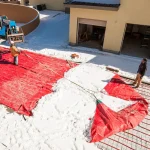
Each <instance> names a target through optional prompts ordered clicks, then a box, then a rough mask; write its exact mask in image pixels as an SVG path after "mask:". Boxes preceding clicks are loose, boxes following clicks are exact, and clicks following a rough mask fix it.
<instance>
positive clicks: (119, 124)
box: [91, 75, 148, 142]
mask: <svg viewBox="0 0 150 150" xmlns="http://www.w3.org/2000/svg"><path fill="white" fill-rule="evenodd" d="M105 90H106V92H107V93H108V95H111V96H114V97H118V98H121V99H124V100H133V101H137V102H136V103H135V104H133V105H131V106H129V107H127V108H125V109H123V110H121V111H119V112H118V113H116V112H114V111H112V110H111V109H109V108H108V107H107V106H106V105H105V104H103V103H100V102H98V104H97V108H96V112H95V116H94V121H93V124H92V128H91V138H92V140H91V142H98V141H100V140H103V139H104V138H106V137H108V136H110V135H113V134H115V133H118V132H121V131H125V130H128V129H131V128H134V127H136V126H137V125H138V124H139V123H140V122H141V121H142V120H143V119H144V118H145V116H146V115H147V114H148V103H147V102H146V100H145V99H144V98H143V97H142V96H140V95H139V94H138V93H137V92H136V91H135V90H134V89H133V88H131V87H130V86H128V85H127V84H125V82H124V81H122V79H121V77H120V76H118V75H115V76H114V77H113V79H112V80H111V81H110V82H109V83H108V84H107V85H106V87H105Z"/></svg>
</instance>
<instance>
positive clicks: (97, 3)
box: [64, 0, 150, 55]
mask: <svg viewBox="0 0 150 150" xmlns="http://www.w3.org/2000/svg"><path fill="white" fill-rule="evenodd" d="M64 4H65V7H67V8H70V32H69V42H70V44H71V45H81V46H87V47H94V48H99V49H103V50H104V51H111V52H113V53H120V52H122V51H126V52H127V51H128V52H129V51H130V50H131V51H132V52H133V53H134V52H135V51H136V50H137V49H138V51H137V52H141V53H145V54H146V55H149V54H150V49H149V41H150V28H149V26H150V18H149V16H150V9H149V6H150V0H144V1H143V0H68V1H67V2H65V3H64ZM135 53H136V52H135ZM147 53H148V54H147Z"/></svg>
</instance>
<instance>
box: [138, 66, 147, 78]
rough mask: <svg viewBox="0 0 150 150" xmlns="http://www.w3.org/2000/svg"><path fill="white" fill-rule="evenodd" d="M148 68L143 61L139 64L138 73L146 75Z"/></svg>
mask: <svg viewBox="0 0 150 150" xmlns="http://www.w3.org/2000/svg"><path fill="white" fill-rule="evenodd" d="M146 70H147V68H146V65H145V64H143V63H141V64H140V65H139V68H138V71H137V73H139V74H141V76H144V75H145V72H146Z"/></svg>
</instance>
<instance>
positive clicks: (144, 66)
mask: <svg viewBox="0 0 150 150" xmlns="http://www.w3.org/2000/svg"><path fill="white" fill-rule="evenodd" d="M146 70H147V59H146V58H143V60H142V62H141V64H140V65H139V68H138V71H137V76H136V79H135V81H134V82H133V85H136V84H137V86H136V87H137V88H138V87H139V85H140V83H141V80H142V78H143V76H144V75H145V72H146Z"/></svg>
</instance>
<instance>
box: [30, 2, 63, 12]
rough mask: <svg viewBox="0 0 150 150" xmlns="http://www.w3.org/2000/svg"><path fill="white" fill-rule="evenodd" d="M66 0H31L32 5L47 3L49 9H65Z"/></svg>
mask: <svg viewBox="0 0 150 150" xmlns="http://www.w3.org/2000/svg"><path fill="white" fill-rule="evenodd" d="M64 1H65V0H30V5H33V6H34V5H38V4H46V7H47V9H50V10H61V11H64V9H65V8H64V4H63V3H64Z"/></svg>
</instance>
